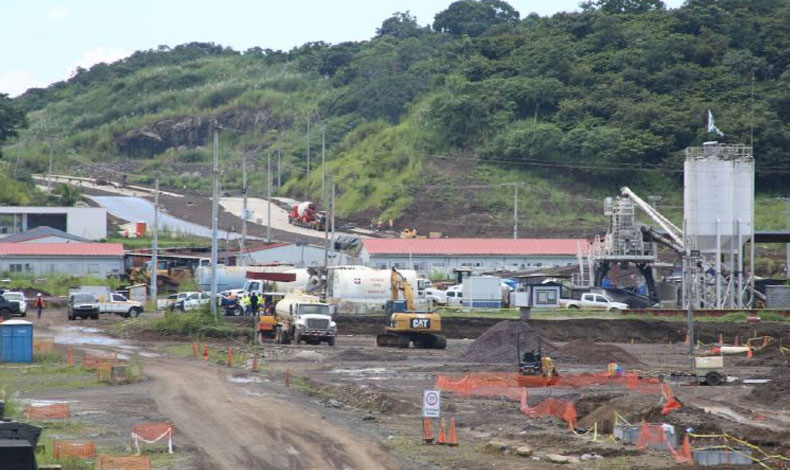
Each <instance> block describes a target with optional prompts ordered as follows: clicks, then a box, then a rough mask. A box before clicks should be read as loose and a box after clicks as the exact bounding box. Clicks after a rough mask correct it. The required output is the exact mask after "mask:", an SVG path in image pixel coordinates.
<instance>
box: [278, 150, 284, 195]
mask: <svg viewBox="0 0 790 470" xmlns="http://www.w3.org/2000/svg"><path fill="white" fill-rule="evenodd" d="M282 149H283V148H282V145H280V146H279V147H277V189H280V186H281V181H280V163H281V162H282Z"/></svg>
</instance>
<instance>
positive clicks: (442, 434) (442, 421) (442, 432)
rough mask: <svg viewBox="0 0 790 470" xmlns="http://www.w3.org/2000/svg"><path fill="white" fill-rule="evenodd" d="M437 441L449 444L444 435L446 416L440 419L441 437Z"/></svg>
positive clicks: (441, 443)
mask: <svg viewBox="0 0 790 470" xmlns="http://www.w3.org/2000/svg"><path fill="white" fill-rule="evenodd" d="M436 443H437V444H439V445H442V446H443V445H445V444H447V439H446V438H445V437H444V418H442V419H440V420H439V437H438V438H437V440H436Z"/></svg>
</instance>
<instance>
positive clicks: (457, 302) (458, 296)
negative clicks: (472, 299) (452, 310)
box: [445, 286, 464, 307]
mask: <svg viewBox="0 0 790 470" xmlns="http://www.w3.org/2000/svg"><path fill="white" fill-rule="evenodd" d="M445 295H446V296H447V305H449V306H450V307H460V306H462V305H463V303H464V292H463V291H462V290H461V286H452V287H450V288H449V289H447V290H446V291H445Z"/></svg>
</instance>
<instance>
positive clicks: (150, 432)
mask: <svg viewBox="0 0 790 470" xmlns="http://www.w3.org/2000/svg"><path fill="white" fill-rule="evenodd" d="M132 440H133V441H134V447H135V449H136V450H137V453H138V454H139V453H140V442H144V443H146V444H153V443H156V442H159V441H161V440H167V450H168V452H170V453H171V454H172V453H173V425H172V424H170V423H142V424H134V425H132Z"/></svg>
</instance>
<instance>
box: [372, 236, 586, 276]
mask: <svg viewBox="0 0 790 470" xmlns="http://www.w3.org/2000/svg"><path fill="white" fill-rule="evenodd" d="M589 246H590V242H589V240H586V239H580V238H515V239H514V238H395V239H392V238H390V239H388V238H365V239H363V240H362V252H361V254H360V257H361V258H362V261H363V263H365V264H366V265H368V266H372V267H377V268H393V267H395V268H413V269H416V270H417V271H419V272H420V273H422V274H426V275H428V274H431V273H433V272H436V271H440V272H442V273H445V274H450V273H452V270H453V268H470V269H472V270H473V271H495V270H511V271H516V270H521V269H528V268H530V267H542V266H570V265H574V264H577V263H578V261H577V260H578V254H579V253H580V252H582V253H586V252H587V250H588V249H589Z"/></svg>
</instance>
